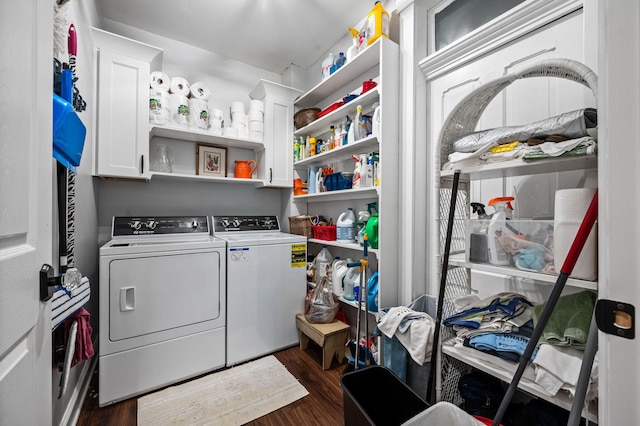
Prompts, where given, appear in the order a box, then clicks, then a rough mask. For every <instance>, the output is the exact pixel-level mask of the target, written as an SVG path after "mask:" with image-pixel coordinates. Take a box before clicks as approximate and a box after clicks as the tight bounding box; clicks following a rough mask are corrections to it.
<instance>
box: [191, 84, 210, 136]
mask: <svg viewBox="0 0 640 426" xmlns="http://www.w3.org/2000/svg"><path fill="white" fill-rule="evenodd" d="M191 87H192V88H193V86H191ZM189 127H192V128H195V129H202V130H207V129H208V128H209V105H208V104H207V101H204V100H202V99H196V98H191V99H189Z"/></svg>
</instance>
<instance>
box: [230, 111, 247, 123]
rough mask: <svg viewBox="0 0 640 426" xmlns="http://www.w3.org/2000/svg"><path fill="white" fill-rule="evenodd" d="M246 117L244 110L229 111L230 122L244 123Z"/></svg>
mask: <svg viewBox="0 0 640 426" xmlns="http://www.w3.org/2000/svg"><path fill="white" fill-rule="evenodd" d="M246 119H247V115H246V114H245V113H244V112H238V111H233V112H232V113H231V122H232V123H242V124H244V123H245V121H246Z"/></svg>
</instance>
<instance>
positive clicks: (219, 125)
mask: <svg viewBox="0 0 640 426" xmlns="http://www.w3.org/2000/svg"><path fill="white" fill-rule="evenodd" d="M223 129H224V114H223V112H222V110H221V109H217V108H211V107H209V130H210V131H211V133H213V134H214V135H222V132H223Z"/></svg>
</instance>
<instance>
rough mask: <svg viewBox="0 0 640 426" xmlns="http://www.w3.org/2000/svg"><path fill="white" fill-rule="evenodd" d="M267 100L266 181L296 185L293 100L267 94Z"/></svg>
mask: <svg viewBox="0 0 640 426" xmlns="http://www.w3.org/2000/svg"><path fill="white" fill-rule="evenodd" d="M264 102H265V117H269V119H268V120H265V135H264V145H265V151H264V165H263V166H264V174H263V176H264V181H265V185H266V186H275V187H280V188H291V187H293V120H292V119H291V117H293V103H292V101H291V100H287V99H280V98H278V97H275V96H267V97H266V98H265V99H264Z"/></svg>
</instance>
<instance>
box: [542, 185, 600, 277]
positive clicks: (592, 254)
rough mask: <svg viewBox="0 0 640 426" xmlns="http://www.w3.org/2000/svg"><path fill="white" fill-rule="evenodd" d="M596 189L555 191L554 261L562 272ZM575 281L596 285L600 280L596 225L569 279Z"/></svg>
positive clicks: (556, 267)
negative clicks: (596, 280) (593, 282)
mask: <svg viewBox="0 0 640 426" xmlns="http://www.w3.org/2000/svg"><path fill="white" fill-rule="evenodd" d="M595 192H596V190H595V188H574V189H561V190H558V191H556V196H555V210H554V220H553V234H554V238H553V261H554V266H555V269H556V272H558V273H559V272H560V271H561V269H562V265H563V264H564V261H565V259H566V258H567V254H568V253H569V249H570V248H571V245H572V244H573V240H574V239H575V237H576V234H577V233H578V229H579V228H580V224H581V223H582V220H583V219H584V215H585V214H586V212H587V209H588V208H589V205H590V204H591V200H592V199H593V195H594V194H595ZM570 276H571V277H572V278H578V279H582V280H589V281H593V280H595V279H597V278H598V232H597V222H596V225H594V227H593V229H592V230H591V232H590V233H589V237H588V238H587V241H586V243H585V245H584V247H583V249H582V252H580V256H579V257H578V261H577V262H576V265H575V266H574V268H573V271H572V272H571V275H570Z"/></svg>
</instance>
